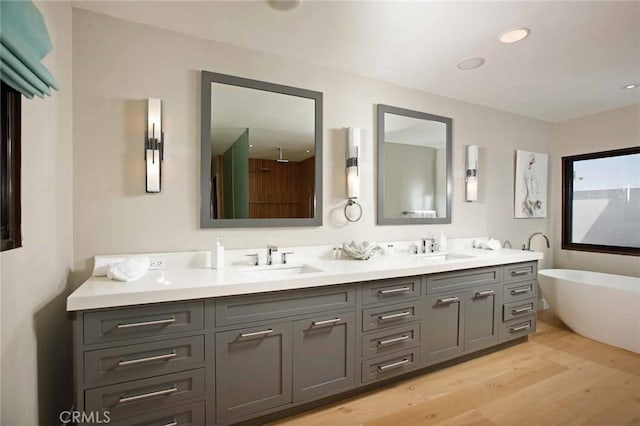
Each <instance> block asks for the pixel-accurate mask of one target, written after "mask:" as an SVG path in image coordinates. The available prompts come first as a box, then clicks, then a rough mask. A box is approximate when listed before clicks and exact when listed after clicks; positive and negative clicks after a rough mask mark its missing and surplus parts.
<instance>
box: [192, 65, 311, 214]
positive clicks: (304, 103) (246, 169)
mask: <svg viewBox="0 0 640 426" xmlns="http://www.w3.org/2000/svg"><path fill="white" fill-rule="evenodd" d="M202 85H203V115H202V119H203V128H202V131H203V142H202V155H203V173H202V182H203V194H202V211H201V214H202V218H201V224H202V227H253V226H306V225H320V224H321V213H320V211H321V210H320V209H321V197H320V196H321V193H322V191H321V190H320V188H321V182H320V177H321V172H322V155H321V152H322V151H321V141H322V136H321V130H322V125H321V120H322V94H321V93H318V92H312V91H309V90H305V89H298V88H293V87H288V86H282V85H277V84H272V83H266V82H262V81H256V80H248V79H244V78H240V77H234V76H227V75H222V74H215V73H210V72H203V75H202ZM205 92H208V93H205ZM205 101H206V102H207V104H206V105H205ZM205 162H206V163H207V164H205Z"/></svg>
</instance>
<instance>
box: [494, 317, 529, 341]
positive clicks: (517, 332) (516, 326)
mask: <svg viewBox="0 0 640 426" xmlns="http://www.w3.org/2000/svg"><path fill="white" fill-rule="evenodd" d="M535 331H536V316H535V315H528V316H526V317H524V318H516V319H514V320H511V321H508V322H505V323H503V324H502V328H501V330H500V340H501V341H505V340H510V339H517V338H518V337H522V336H526V335H528V334H531V333H533V332H535Z"/></svg>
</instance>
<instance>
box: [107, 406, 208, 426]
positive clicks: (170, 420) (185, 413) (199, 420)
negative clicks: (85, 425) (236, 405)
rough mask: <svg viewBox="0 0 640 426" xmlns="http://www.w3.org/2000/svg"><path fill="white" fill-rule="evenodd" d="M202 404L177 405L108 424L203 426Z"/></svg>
mask: <svg viewBox="0 0 640 426" xmlns="http://www.w3.org/2000/svg"><path fill="white" fill-rule="evenodd" d="M204 404H205V403H204V401H200V402H196V403H194V404H188V405H179V406H177V407H171V408H167V409H164V410H158V411H155V412H154V413H152V414H143V415H141V416H136V417H129V418H127V419H124V420H121V421H117V422H115V423H109V424H110V425H111V426H201V425H204V424H205V405H204Z"/></svg>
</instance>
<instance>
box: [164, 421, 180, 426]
mask: <svg viewBox="0 0 640 426" xmlns="http://www.w3.org/2000/svg"><path fill="white" fill-rule="evenodd" d="M163 426H179V425H178V421H177V420H176V419H173V421H172V422H171V423H167V424H166V425H163Z"/></svg>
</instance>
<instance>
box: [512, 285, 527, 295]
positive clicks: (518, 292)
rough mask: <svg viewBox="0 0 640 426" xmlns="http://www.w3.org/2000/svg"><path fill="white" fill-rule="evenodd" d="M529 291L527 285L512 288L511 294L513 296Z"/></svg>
mask: <svg viewBox="0 0 640 426" xmlns="http://www.w3.org/2000/svg"><path fill="white" fill-rule="evenodd" d="M529 291H531V289H530V288H529V287H522V288H514V289H513V290H511V295H512V296H515V295H518V294H524V293H529Z"/></svg>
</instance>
